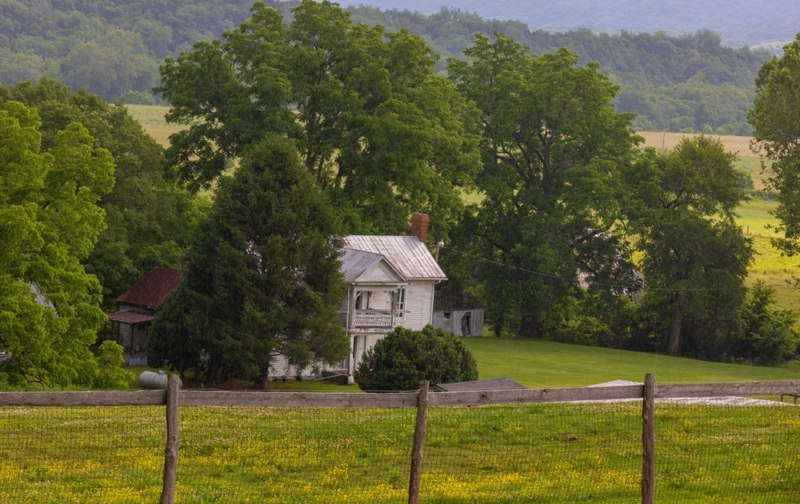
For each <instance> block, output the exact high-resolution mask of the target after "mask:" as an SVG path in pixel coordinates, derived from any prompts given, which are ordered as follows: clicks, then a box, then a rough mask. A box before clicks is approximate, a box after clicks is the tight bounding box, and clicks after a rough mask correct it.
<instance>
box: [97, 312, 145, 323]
mask: <svg viewBox="0 0 800 504" xmlns="http://www.w3.org/2000/svg"><path fill="white" fill-rule="evenodd" d="M154 318H155V316H154V315H153V314H148V313H140V312H137V311H134V310H128V311H121V312H115V313H109V314H108V320H110V321H112V322H119V323H120V324H139V323H141V322H149V321H151V320H153V319H154Z"/></svg>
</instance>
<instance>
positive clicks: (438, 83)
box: [157, 0, 478, 238]
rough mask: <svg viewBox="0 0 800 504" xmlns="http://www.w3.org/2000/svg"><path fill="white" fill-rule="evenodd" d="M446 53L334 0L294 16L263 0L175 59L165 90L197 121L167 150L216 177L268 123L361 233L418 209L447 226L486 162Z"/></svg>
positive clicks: (179, 117) (166, 68)
mask: <svg viewBox="0 0 800 504" xmlns="http://www.w3.org/2000/svg"><path fill="white" fill-rule="evenodd" d="M436 59H437V57H436V56H435V54H434V53H433V52H432V51H431V49H430V48H428V46H427V45H426V43H425V41H424V40H423V39H421V38H420V37H417V36H414V35H411V34H409V33H408V32H407V31H405V30H402V31H399V32H395V33H386V32H385V31H384V29H383V27H381V26H375V27H371V28H370V27H367V26H366V25H363V24H355V25H354V24H352V23H351V21H350V14H349V13H347V12H344V11H342V9H341V8H340V7H339V6H338V5H336V4H332V3H330V2H328V1H327V0H326V1H323V2H319V3H317V2H313V1H311V0H305V1H303V2H302V3H301V4H300V5H299V6H298V7H296V8H295V9H294V19H293V21H292V23H291V25H290V26H288V27H286V26H285V25H284V23H283V17H282V15H281V13H280V12H279V11H277V10H274V9H270V8H268V7H266V6H265V5H264V4H262V3H256V4H255V5H254V7H253V9H252V18H251V19H250V20H248V21H246V22H244V23H242V24H241V25H240V26H239V27H237V28H236V29H235V30H233V31H230V32H226V33H225V34H224V35H223V40H216V41H213V42H199V43H196V44H195V45H194V47H193V49H192V51H191V52H188V53H183V54H181V56H179V57H178V58H177V59H172V58H167V60H166V61H165V63H164V64H163V65H162V67H161V73H162V81H163V84H162V85H161V86H160V87H159V88H157V91H159V92H160V93H161V94H162V95H163V96H164V97H165V98H166V99H168V100H169V101H170V103H171V105H172V108H171V110H170V112H169V114H168V115H167V119H168V120H169V121H172V122H177V123H180V124H185V125H186V126H187V129H185V130H184V131H182V132H181V133H178V134H176V135H174V136H173V137H172V138H171V144H172V145H171V147H170V149H169V150H168V154H169V157H170V160H171V161H172V163H174V166H175V167H176V172H177V174H178V175H179V176H180V178H181V179H183V180H185V181H187V182H189V183H190V184H191V185H192V186H193V187H194V188H199V187H206V186H208V185H209V184H211V183H212V182H213V181H214V180H215V179H216V178H217V177H219V175H220V174H221V173H222V172H223V171H224V170H225V169H226V168H228V167H229V166H231V163H235V162H237V160H238V159H240V157H241V156H242V154H243V153H244V152H245V151H246V150H247V148H248V147H250V146H251V145H253V144H255V143H257V142H258V141H260V140H261V139H262V138H263V137H264V135H265V134H267V133H277V134H280V135H284V136H286V137H288V138H291V139H292V140H293V141H294V142H295V144H296V146H297V149H298V151H299V152H300V154H301V156H302V160H303V163H304V165H305V167H306V169H307V170H308V171H309V173H310V174H311V175H312V176H313V177H314V179H315V180H316V182H317V184H318V185H319V186H320V187H321V188H322V189H323V190H324V191H325V192H326V194H327V196H328V198H329V199H330V200H331V202H332V203H333V205H334V207H335V208H336V209H337V212H338V213H339V215H341V216H342V217H343V219H344V222H345V225H346V227H347V230H348V231H350V232H360V233H383V234H391V233H405V232H407V229H406V228H407V222H408V217H409V215H410V214H411V213H413V212H426V213H428V214H429V215H430V216H431V233H430V234H431V236H433V237H434V238H435V237H439V236H443V235H444V234H446V232H447V230H448V227H449V226H450V224H451V223H452V222H453V221H454V220H455V219H456V218H457V216H458V214H459V213H460V211H461V208H462V203H461V197H460V196H461V194H460V189H459V188H460V187H465V186H469V185H470V184H471V181H472V176H473V175H474V173H475V171H476V169H477V167H478V158H477V155H476V150H475V146H476V144H477V138H478V137H477V134H476V131H475V124H474V119H473V118H474V115H473V112H474V109H472V108H471V107H470V106H469V105H468V103H467V101H466V100H465V99H464V98H463V97H462V96H460V95H459V94H458V93H457V92H456V91H455V89H454V88H453V86H452V84H451V83H450V82H448V81H447V80H446V79H444V78H443V77H440V76H437V75H435V74H434V64H435V62H436Z"/></svg>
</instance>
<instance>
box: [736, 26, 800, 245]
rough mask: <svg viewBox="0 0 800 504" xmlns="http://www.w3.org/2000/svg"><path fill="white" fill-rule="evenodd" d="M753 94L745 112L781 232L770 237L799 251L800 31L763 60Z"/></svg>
mask: <svg viewBox="0 0 800 504" xmlns="http://www.w3.org/2000/svg"><path fill="white" fill-rule="evenodd" d="M756 92H757V93H758V96H757V97H756V100H755V103H754V106H753V109H752V110H751V111H750V114H749V116H748V118H749V120H750V123H751V124H752V125H753V127H754V128H755V131H754V133H753V136H754V139H755V141H756V144H755V147H756V148H761V149H763V150H764V154H765V155H766V157H767V159H769V160H770V161H771V167H772V171H773V172H774V176H772V177H771V178H770V179H769V185H770V186H771V187H772V188H773V189H775V190H776V193H777V194H776V196H777V198H778V208H777V209H776V210H775V216H776V217H777V218H778V219H779V220H780V222H781V224H780V226H779V227H778V229H777V231H778V232H781V233H782V235H783V236H780V237H779V238H778V239H776V240H774V244H775V245H777V246H778V247H779V248H780V249H781V250H782V251H783V252H786V253H788V254H795V253H797V252H798V251H800V34H798V35H797V38H796V39H795V40H794V41H793V42H792V43H790V44H788V45H786V46H785V47H784V51H783V56H781V57H780V58H773V59H772V60H770V61H767V62H766V63H764V66H763V67H761V70H760V71H759V72H758V77H757V78H756Z"/></svg>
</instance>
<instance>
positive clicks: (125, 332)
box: [108, 266, 181, 365]
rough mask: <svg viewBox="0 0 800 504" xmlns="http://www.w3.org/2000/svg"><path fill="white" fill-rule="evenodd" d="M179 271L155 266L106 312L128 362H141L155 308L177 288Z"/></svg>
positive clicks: (179, 278)
mask: <svg viewBox="0 0 800 504" xmlns="http://www.w3.org/2000/svg"><path fill="white" fill-rule="evenodd" d="M180 281H181V270H178V269H173V268H165V267H163V266H156V267H155V268H153V269H152V270H150V271H149V272H148V273H147V274H146V275H145V276H143V277H142V278H141V279H139V281H138V282H136V283H135V284H133V285H132V286H131V288H130V289H128V290H127V291H125V292H123V293H122V295H120V296H119V297H118V298H117V300H116V301H117V304H118V307H119V310H118V311H116V312H114V313H109V314H108V320H109V321H110V322H111V323H112V329H113V325H114V324H116V325H118V330H117V331H114V332H116V333H117V343H119V344H120V345H122V348H123V349H124V352H125V354H126V360H127V362H128V364H129V365H136V364H140V363H144V362H145V357H144V351H145V346H146V345H147V338H148V334H149V330H150V322H152V321H153V319H154V318H155V314H156V309H157V308H158V307H159V306H161V304H162V303H163V302H164V299H165V298H166V297H167V295H168V294H169V293H170V292H172V291H174V290H175V289H177V288H178V284H179V283H180Z"/></svg>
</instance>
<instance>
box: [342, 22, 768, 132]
mask: <svg viewBox="0 0 800 504" xmlns="http://www.w3.org/2000/svg"><path fill="white" fill-rule="evenodd" d="M351 11H352V12H353V20H354V21H356V22H363V23H367V24H376V23H378V24H382V25H384V26H386V27H387V28H389V29H394V30H399V29H402V28H407V29H408V30H409V31H411V32H412V33H417V34H420V35H422V36H423V37H425V38H426V39H427V40H428V42H429V43H430V44H431V45H432V47H433V48H434V50H435V51H436V52H437V53H439V54H441V55H444V56H446V57H455V58H463V54H462V51H463V50H464V49H465V48H467V47H469V46H470V45H471V44H472V43H473V41H474V34H475V33H476V32H480V33H483V34H484V35H487V36H492V34H493V33H494V32H495V31H497V32H501V33H504V34H506V36H509V37H511V38H513V39H514V40H517V41H518V42H520V43H522V44H523V45H524V46H527V47H530V48H531V51H532V52H533V53H534V54H544V53H548V52H553V51H555V50H557V49H558V48H560V47H566V48H568V49H570V50H572V51H573V52H575V53H576V54H578V55H579V56H580V60H579V64H580V65H585V64H586V63H588V62H590V61H596V62H598V63H600V70H601V72H603V73H605V74H606V75H608V76H609V77H611V78H612V81H614V82H616V83H617V84H620V85H621V86H622V90H621V92H620V94H619V96H618V99H617V103H618V109H619V110H620V111H622V112H635V113H636V114H638V115H639V118H638V119H637V121H635V123H634V125H635V127H636V128H637V129H643V130H666V131H684V132H693V131H705V132H706V133H712V132H714V133H719V134H737V135H746V134H749V133H750V126H749V125H748V124H747V117H746V115H747V109H748V108H749V107H750V104H751V103H752V100H753V96H754V91H755V88H754V86H753V80H754V78H755V75H756V72H758V69H759V68H760V67H761V64H762V63H763V62H764V61H765V60H766V59H768V58H769V57H770V54H769V53H768V52H767V51H766V50H751V49H748V48H740V49H733V48H731V47H727V46H725V45H723V44H722V39H721V37H720V36H719V35H717V34H716V33H713V32H710V31H708V30H704V31H699V32H697V33H692V34H687V35H682V36H680V37H672V36H669V35H667V34H665V33H663V32H659V33H654V34H650V33H632V32H622V33H620V34H617V35H608V34H605V33H599V34H595V33H592V32H590V31H589V30H576V31H569V32H564V33H549V32H546V31H544V30H536V31H530V30H529V29H528V26H527V25H525V24H524V23H522V22H519V21H497V20H493V21H487V20H484V19H482V18H480V17H479V16H477V15H475V14H469V13H466V12H462V11H458V10H449V9H442V10H440V11H439V12H438V13H435V14H432V15H430V16H426V15H423V14H420V13H418V12H410V11H408V10H404V11H398V10H389V11H381V10H380V9H377V8H373V7H364V6H360V7H357V8H353V9H351ZM443 66H444V63H443V62H442V63H440V67H442V68H443Z"/></svg>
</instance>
